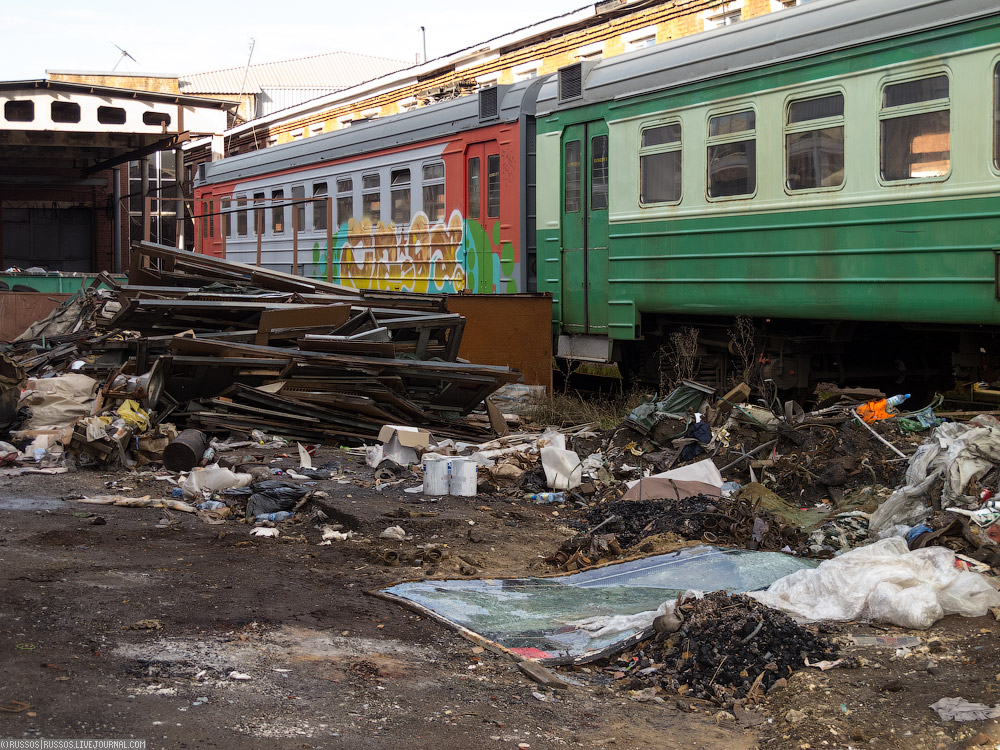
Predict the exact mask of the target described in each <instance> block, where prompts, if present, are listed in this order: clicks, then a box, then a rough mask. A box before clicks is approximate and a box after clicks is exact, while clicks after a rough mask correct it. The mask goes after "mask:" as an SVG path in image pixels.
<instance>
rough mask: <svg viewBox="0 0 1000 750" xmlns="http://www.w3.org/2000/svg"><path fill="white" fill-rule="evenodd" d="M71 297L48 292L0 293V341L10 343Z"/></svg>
mask: <svg viewBox="0 0 1000 750" xmlns="http://www.w3.org/2000/svg"><path fill="white" fill-rule="evenodd" d="M71 296H72V295H69V294H51V293H48V292H0V341H10V340H11V339H13V338H16V337H18V336H20V335H21V334H22V333H24V329H25V328H27V327H28V326H30V325H31V324H32V323H34V322H35V321H36V320H41V319H42V318H44V317H45V316H46V315H48V314H49V313H50V312H52V311H53V310H55V309H56V308H57V307H59V305H60V304H62V302H63V301H64V300H68V299H69V298H70V297H71Z"/></svg>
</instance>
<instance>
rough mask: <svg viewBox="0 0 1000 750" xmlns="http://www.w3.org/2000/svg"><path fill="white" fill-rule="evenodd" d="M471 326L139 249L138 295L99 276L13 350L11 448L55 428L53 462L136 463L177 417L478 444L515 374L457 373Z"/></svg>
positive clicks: (381, 299)
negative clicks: (16, 395)
mask: <svg viewBox="0 0 1000 750" xmlns="http://www.w3.org/2000/svg"><path fill="white" fill-rule="evenodd" d="M464 326H465V319H464V317H463V316H462V315H459V314H454V313H449V312H448V307H447V298H446V297H445V296H435V295H415V294H406V293H389V292H368V291H366V292H361V293H358V292H356V291H354V290H351V289H346V288H344V287H340V286H337V285H334V284H329V283H326V282H323V281H320V280H315V279H305V278H302V277H296V276H292V275H289V274H284V273H280V272H276V271H268V270H266V269H261V268H256V267H253V266H247V265H244V264H240V263H233V262H230V261H225V260H220V259H217V258H213V257H210V256H205V255H199V254H194V253H188V252H183V251H179V250H175V249H173V248H168V247H164V246H161V245H154V244H150V243H137V244H136V245H135V246H134V247H133V253H132V267H131V270H130V273H129V282H128V283H127V284H119V283H117V282H116V281H115V280H114V279H113V278H112V277H110V276H108V275H106V274H105V275H102V276H101V277H99V278H98V279H96V280H95V282H94V283H93V284H92V285H91V286H90V287H89V288H87V289H86V290H83V291H82V292H81V293H80V294H78V295H77V296H76V297H75V298H73V299H71V300H70V301H69V302H68V303H67V304H66V305H64V306H63V307H60V308H58V309H57V310H56V311H55V312H53V314H52V315H50V316H49V317H48V318H47V319H46V320H43V321H40V322H39V323H36V324H35V325H33V326H31V328H29V329H28V330H27V331H25V332H24V334H22V335H21V336H20V337H18V339H17V340H16V341H14V342H13V343H11V344H9V345H6V346H4V347H3V349H4V351H3V353H4V354H5V355H6V358H5V360H4V362H6V363H8V368H7V369H10V367H11V366H13V367H15V368H16V369H17V377H14V378H11V376H10V374H9V373H7V372H6V371H5V372H4V373H2V374H3V375H4V377H5V383H6V380H7V379H13V380H15V381H17V378H18V377H19V378H21V381H20V383H17V385H23V386H25V391H26V394H25V396H24V397H23V398H22V400H21V406H23V407H27V409H25V410H23V411H22V412H21V413H20V415H18V414H10V413H9V412H10V409H7V412H8V413H7V415H6V416H7V417H8V420H7V421H8V423H9V424H8V428H10V427H13V428H14V429H15V430H19V431H16V432H15V433H14V442H15V443H20V444H28V443H31V442H32V441H34V440H36V439H37V438H39V437H40V436H41V435H42V431H47V435H46V437H47V438H50V439H49V440H48V442H47V443H46V446H44V447H45V448H46V449H48V448H49V447H52V448H54V447H56V444H57V443H58V444H61V446H62V447H63V448H65V449H67V450H72V451H74V452H82V453H84V454H87V455H89V456H90V457H91V458H93V459H96V460H98V461H99V462H101V463H108V462H119V461H120V462H121V463H123V464H125V465H134V460H135V459H134V456H133V455H132V448H133V443H134V441H133V438H135V437H136V436H139V435H144V434H147V433H148V431H149V430H151V429H154V428H155V427H156V426H157V425H159V424H160V423H162V422H164V421H165V420H167V419H168V418H169V420H170V422H171V423H173V424H176V425H177V426H178V427H179V428H181V429H183V428H185V427H192V428H198V429H200V430H203V431H206V432H209V433H216V434H218V433H223V434H224V433H231V432H236V433H241V434H243V435H247V436H248V435H249V434H250V433H251V432H252V431H253V430H260V431H263V432H265V433H267V434H268V435H269V436H279V437H283V438H286V439H290V440H298V441H302V442H309V443H332V444H340V443H344V442H354V443H360V442H363V441H366V440H373V439H375V438H377V436H378V434H379V431H380V429H381V428H382V427H383V425H385V424H406V425H412V426H417V427H422V428H425V429H427V430H431V431H433V432H434V434H435V435H438V436H441V437H443V438H448V437H450V438H461V439H483V438H484V437H486V436H487V435H488V434H489V433H487V432H485V431H484V429H483V423H482V422H481V421H480V422H473V421H470V420H468V419H465V417H466V416H467V415H469V413H470V412H471V411H473V410H474V409H476V408H477V407H478V406H480V405H481V404H482V403H483V400H484V399H485V398H486V397H487V396H488V395H489V394H491V393H493V392H494V391H496V390H497V389H498V388H500V387H501V386H503V385H504V384H506V383H512V382H515V381H517V380H519V379H520V375H519V373H517V372H516V371H514V370H511V369H508V368H506V367H496V366H487V365H476V364H471V363H468V362H464V361H461V360H459V358H458V350H459V346H460V344H461V339H462V333H463V329H464ZM25 377H27V378H30V380H28V381H27V382H26V383H25V382H24V378H25ZM57 383H58V384H59V385H58V386H57V385H56V384H57ZM14 387H16V386H14ZM53 391H59V392H58V393H55V394H54V393H53ZM5 393H6V390H5ZM70 401H72V402H73V404H74V408H73V409H71V410H67V409H62V408H61V406H62V405H64V404H68V403H69V402H70ZM52 406H55V407H60V408H57V409H55V410H54V409H52V408H49V407H52ZM46 410H48V418H46V419H43V420H41V422H44V424H43V423H41V422H40V419H39V414H40V413H45V412H46ZM18 416H20V419H18ZM19 421H20V424H18V422H19ZM67 430H68V432H67ZM27 458H31V456H27Z"/></svg>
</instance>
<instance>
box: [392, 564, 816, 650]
mask: <svg viewBox="0 0 1000 750" xmlns="http://www.w3.org/2000/svg"><path fill="white" fill-rule="evenodd" d="M814 565H815V563H814V562H812V561H809V560H803V559H800V558H795V557H792V556H790V555H785V554H781V553H777V552H751V551H747V550H735V549H724V548H720V547H709V546H698V547H689V548H687V549H682V550H679V551H677V552H671V553H669V554H666V555H657V556H655V557H647V558H644V559H641V560H632V561H629V562H624V563H617V564H614V565H608V566H605V567H602V568H595V569H591V570H587V571H584V572H581V573H573V574H571V575H566V576H557V577H551V578H508V579H483V580H441V581H417V582H411V583H401V584H398V585H396V586H391V587H389V588H387V589H383V591H382V593H383V594H386V595H388V598H391V599H394V600H397V601H399V600H403V601H405V602H407V603H412V604H416V605H418V608H420V609H423V610H425V611H426V610H429V611H430V612H431V613H432V614H433V615H434V616H436V618H437V619H439V620H442V621H444V622H446V623H448V624H450V625H451V626H452V627H456V628H457V629H459V630H462V629H468V630H472V631H474V632H475V633H477V634H479V635H480V636H482V637H485V638H486V639H489V640H490V641H493V642H495V643H497V644H499V645H500V646H502V647H504V648H505V649H507V650H508V651H511V652H513V653H515V654H518V655H521V656H530V657H531V658H538V659H543V660H544V659H553V658H559V657H569V658H571V659H572V660H574V661H576V662H583V661H587V660H589V659H594V658H597V657H598V656H599V655H601V654H603V653H605V652H607V651H608V650H614V649H613V648H612V647H618V646H619V645H620V646H621V647H624V645H625V644H626V643H627V642H628V639H630V638H631V637H633V636H636V635H638V634H639V633H640V632H642V630H643V626H641V625H639V624H637V623H636V622H635V620H634V619H628V618H622V620H621V621H620V622H622V623H623V625H622V628H621V629H619V630H614V629H611V630H609V629H608V628H602V629H600V630H599V631H598V632H594V630H593V628H587V627H586V626H585V624H584V623H581V621H585V622H586V621H591V622H592V621H593V620H592V618H595V617H602V616H608V615H612V616H613V615H634V614H636V613H640V612H651V611H653V610H656V609H657V608H658V607H659V606H660V605H661V604H663V602H665V601H668V600H672V599H674V598H676V596H677V595H678V594H679V593H682V592H684V591H687V590H689V589H693V590H698V591H718V590H726V591H730V592H744V591H753V590H755V589H761V588H764V587H766V586H768V585H769V584H770V583H771V582H773V581H775V580H777V579H778V578H781V577H782V576H784V575H787V574H788V573H791V572H793V571H796V570H801V569H803V568H810V567H813V566H814ZM609 622H610V620H609ZM651 623H652V618H650V621H649V622H648V623H646V626H647V627H648V625H650V624H651Z"/></svg>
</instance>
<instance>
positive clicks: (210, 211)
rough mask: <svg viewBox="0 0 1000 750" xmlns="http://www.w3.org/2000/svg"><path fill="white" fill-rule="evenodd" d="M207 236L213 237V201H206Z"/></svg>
mask: <svg viewBox="0 0 1000 750" xmlns="http://www.w3.org/2000/svg"><path fill="white" fill-rule="evenodd" d="M208 236H209V237H213V238H214V237H215V201H209V202H208Z"/></svg>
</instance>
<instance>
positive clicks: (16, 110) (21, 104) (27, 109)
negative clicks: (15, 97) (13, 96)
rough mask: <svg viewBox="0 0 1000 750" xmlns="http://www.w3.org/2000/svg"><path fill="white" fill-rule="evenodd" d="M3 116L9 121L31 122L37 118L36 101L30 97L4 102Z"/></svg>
mask: <svg viewBox="0 0 1000 750" xmlns="http://www.w3.org/2000/svg"><path fill="white" fill-rule="evenodd" d="M3 116H4V118H5V119H6V120H7V121H8V122H31V121H32V120H34V119H35V103H34V102H33V101H30V100H28V99H22V100H20V101H9V102H4V105H3Z"/></svg>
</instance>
